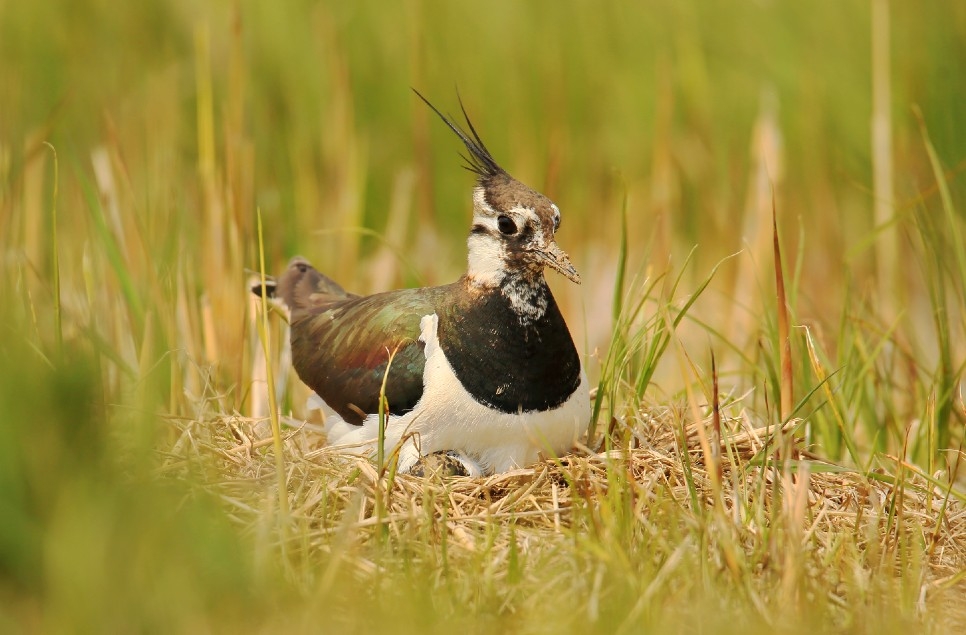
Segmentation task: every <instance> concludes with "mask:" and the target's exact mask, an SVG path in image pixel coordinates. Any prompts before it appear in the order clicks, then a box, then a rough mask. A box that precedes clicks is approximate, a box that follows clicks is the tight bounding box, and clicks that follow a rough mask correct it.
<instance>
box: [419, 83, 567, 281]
mask: <svg viewBox="0 0 966 635" xmlns="http://www.w3.org/2000/svg"><path fill="white" fill-rule="evenodd" d="M413 92H415V93H416V95H418V96H419V98H420V99H422V100H423V101H424V102H426V105H428V106H429V107H430V108H431V109H432V110H433V112H435V113H436V114H437V115H439V117H440V119H442V120H443V122H444V123H445V124H446V125H447V126H448V127H449V128H450V130H452V131H453V132H454V133H456V136H458V137H459V138H460V140H461V141H462V142H463V145H465V146H466V150H467V152H468V154H467V155H464V156H463V158H464V160H465V161H466V165H465V167H466V169H468V170H470V171H471V172H473V173H475V174H476V175H477V183H476V188H474V190H473V225H472V229H471V230H470V237H469V239H468V241H467V243H468V246H469V267H468V271H467V275H468V276H469V278H470V279H471V280H473V281H475V282H477V283H479V284H483V285H488V286H489V285H499V284H501V283H503V282H504V281H505V280H506V279H507V278H514V277H521V276H522V277H533V276H538V275H542V274H543V270H544V267H550V268H551V269H554V270H556V271H558V272H559V273H561V274H563V275H564V276H565V277H567V278H568V279H569V280H571V281H573V282H576V283H577V284H580V275H579V274H578V273H577V270H576V269H575V268H574V266H573V265H572V264H571V263H570V257H569V256H568V255H567V254H566V253H565V252H564V251H563V250H562V249H561V248H560V247H559V246H558V245H557V241H556V240H555V239H554V235H555V234H556V233H557V230H558V229H560V209H559V208H558V207H557V206H556V205H555V204H554V203H553V202H552V201H551V200H550V199H549V198H547V197H546V196H544V195H543V194H541V193H540V192H537V191H535V190H533V189H531V188H529V187H527V186H526V185H524V184H523V183H521V182H520V181H518V180H516V179H515V178H513V177H512V176H510V175H509V174H508V173H507V171H506V170H504V169H503V168H501V167H500V166H499V164H498V163H497V162H496V161H495V160H494V159H493V156H492V155H491V154H490V152H489V150H487V149H486V146H485V145H484V144H483V141H482V140H481V139H480V136H479V135H478V134H477V132H476V129H475V128H474V127H473V124H472V122H471V121H470V118H469V116H468V115H467V114H466V109H465V108H463V104H462V102H460V108H461V109H462V110H463V117H464V118H465V120H466V125H467V127H468V128H469V133H467V132H466V131H465V130H463V129H462V128H461V127H459V126H458V125H456V124H455V123H454V122H453V121H452V120H451V119H450V118H448V117H446V116H445V115H444V114H443V113H441V112H440V111H439V110H437V109H436V107H435V106H433V104H431V103H430V102H429V100H427V99H426V98H425V97H423V96H422V95H421V94H420V93H419V92H418V91H416V90H414V91H413Z"/></svg>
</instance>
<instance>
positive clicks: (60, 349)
mask: <svg viewBox="0 0 966 635" xmlns="http://www.w3.org/2000/svg"><path fill="white" fill-rule="evenodd" d="M44 145H45V146H47V147H48V148H50V151H51V152H52V153H53V155H54V189H53V192H52V193H51V202H50V252H51V257H52V259H53V269H54V271H53V274H54V337H55V338H56V340H55V341H56V343H57V357H58V358H61V357H63V354H64V325H63V314H62V307H61V297H60V248H59V247H58V245H57V194H58V191H57V190H58V186H59V182H60V177H59V175H60V167H59V162H58V161H57V148H55V147H54V145H53V144H52V143H50V142H49V141H44Z"/></svg>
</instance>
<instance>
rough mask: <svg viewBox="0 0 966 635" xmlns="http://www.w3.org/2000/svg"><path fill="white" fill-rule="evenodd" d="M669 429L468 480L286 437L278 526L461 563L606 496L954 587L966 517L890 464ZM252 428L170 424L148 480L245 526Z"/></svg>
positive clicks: (308, 537)
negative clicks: (783, 454)
mask: <svg viewBox="0 0 966 635" xmlns="http://www.w3.org/2000/svg"><path fill="white" fill-rule="evenodd" d="M676 420H677V421H680V419H679V415H678V414H676V413H675V412H674V411H672V410H664V411H659V412H651V413H647V414H645V415H642V416H640V417H638V419H637V421H635V422H634V425H633V426H632V427H631V428H629V430H630V434H629V435H626V438H625V447H624V448H623V449H618V450H613V449H612V450H609V451H592V450H590V449H588V448H587V447H581V448H578V449H576V450H575V452H574V453H573V454H570V455H567V456H565V457H562V458H561V459H559V460H545V461H543V462H540V463H537V464H535V465H532V466H529V467H526V468H524V469H519V470H515V471H513V472H508V473H504V474H497V475H494V476H489V477H484V478H479V479H471V478H447V479H440V478H417V477H413V476H410V475H402V474H401V475H395V476H393V475H391V474H386V473H383V474H379V473H378V472H377V470H376V468H375V466H374V465H373V464H372V463H371V462H370V461H368V460H365V459H363V458H360V457H357V456H352V455H345V454H341V453H339V452H338V451H335V450H333V449H332V448H329V447H327V446H326V445H325V443H324V436H323V435H321V434H319V433H318V432H316V431H314V430H312V429H308V428H307V427H305V426H303V427H298V428H294V429H293V428H288V429H287V430H286V431H285V433H284V447H285V464H286V466H287V470H288V472H287V474H286V482H287V485H288V495H289V496H288V498H289V507H290V510H291V512H290V519H289V521H290V522H291V523H292V524H293V526H299V527H300V528H301V530H300V540H301V541H302V544H303V545H306V544H307V545H309V548H311V546H312V545H315V546H317V547H320V548H322V549H323V550H328V544H329V543H330V542H331V541H332V540H333V537H334V536H337V535H345V534H346V533H347V532H351V533H352V535H353V537H354V538H353V540H354V541H357V542H358V543H360V544H364V543H365V542H366V541H368V540H372V539H374V537H375V536H376V534H377V533H378V532H382V535H385V533H386V532H388V535H389V536H391V537H396V538H400V539H404V538H405V537H407V536H416V535H423V534H425V533H426V531H427V528H429V529H430V534H432V535H433V536H436V538H437V539H439V534H440V532H445V533H446V534H447V538H448V539H451V544H455V545H456V547H457V548H461V549H465V550H468V551H470V552H472V551H475V550H478V549H480V548H481V545H480V540H481V536H484V534H485V532H481V531H480V529H481V528H482V527H486V526H491V527H492V526H494V525H497V526H502V527H507V526H509V525H511V524H512V525H513V527H514V531H515V532H517V533H519V532H525V533H527V534H528V535H529V536H530V537H531V539H533V538H541V537H542V538H545V539H547V540H552V538H553V537H554V536H559V535H561V534H562V533H565V532H566V531H567V530H568V529H569V528H573V527H575V526H576V525H581V528H584V529H587V530H588V531H603V530H604V529H602V526H603V525H606V522H607V520H606V518H605V517H604V516H605V515H606V513H607V510H606V509H604V508H605V507H607V506H608V505H611V506H612V505H613V500H614V495H615V494H617V493H618V492H615V488H617V489H619V490H621V491H620V492H619V495H620V497H621V498H622V500H624V502H625V507H626V509H623V511H622V513H623V514H625V515H626V517H627V518H629V519H631V522H634V521H637V520H639V521H641V522H647V521H648V514H653V513H654V510H655V509H656V508H657V507H656V506H658V505H660V506H666V505H678V506H680V509H681V510H682V511H685V512H686V513H687V515H688V516H689V517H692V518H698V517H701V518H706V519H708V518H715V519H716V521H715V522H716V523H726V524H728V525H729V530H728V531H729V532H731V535H732V538H733V541H734V544H736V545H739V546H742V545H743V546H744V547H746V548H747V550H749V551H752V550H754V549H755V546H756V545H758V544H759V543H760V541H761V540H770V541H775V535H776V532H777V531H778V530H780V532H781V534H782V535H783V536H784V538H783V539H784V540H785V541H786V546H789V545H787V541H789V540H791V541H793V543H798V544H799V545H800V546H801V548H802V549H804V550H806V551H810V552H813V553H814V552H822V551H823V549H828V550H833V549H836V548H838V547H837V545H840V544H841V541H840V540H838V538H837V537H839V536H850V537H853V539H854V545H855V548H857V549H859V550H861V551H864V552H865V554H866V558H865V560H866V561H867V562H870V561H873V560H876V559H877V560H878V561H879V562H881V563H883V564H885V565H886V566H888V563H889V562H890V555H889V554H894V553H895V552H896V549H897V548H899V547H901V546H902V545H908V544H916V545H918V546H919V548H920V549H921V553H922V554H923V557H924V560H923V570H924V574H925V576H926V577H927V578H928V581H927V582H928V585H932V586H934V587H936V588H946V587H949V586H952V585H956V584H960V583H961V578H962V577H963V574H962V572H963V570H964V569H966V505H964V504H963V503H962V501H961V500H960V499H959V498H957V497H956V496H955V495H951V494H950V489H949V488H945V489H943V488H940V487H938V486H937V485H936V481H933V482H932V483H930V482H929V481H928V480H927V478H926V477H925V475H923V474H921V473H920V472H918V471H915V470H914V469H913V468H911V466H904V465H903V464H901V463H898V468H899V470H900V472H899V473H898V475H897V474H896V473H895V472H893V473H892V474H891V475H890V474H887V473H886V472H885V471H883V470H879V471H876V472H874V473H872V474H870V475H867V474H862V473H860V472H858V471H855V470H848V469H845V468H841V467H839V466H835V465H833V464H831V463H828V462H825V461H821V460H819V459H818V458H817V457H814V456H811V455H809V454H808V453H807V452H804V451H801V450H796V451H794V456H795V457H796V458H795V460H790V461H787V462H785V464H784V467H774V462H773V461H764V460H762V458H763V457H764V456H766V454H765V453H766V452H768V447H769V444H771V445H772V446H774V445H775V437H774V434H773V431H772V430H768V429H766V428H757V429H756V428H751V427H750V426H749V425H748V422H747V419H744V420H741V421H738V420H736V423H734V426H733V429H732V430H730V431H729V432H727V433H726V434H725V435H724V436H725V438H724V440H723V441H722V443H721V444H720V454H719V455H718V457H717V458H716V459H712V460H711V461H708V460H706V457H705V452H704V451H703V450H702V449H701V444H700V443H699V437H700V435H699V430H698V428H697V426H694V425H692V426H690V427H685V428H682V426H681V425H680V424H679V423H676V422H675V421H676ZM259 423H260V422H259V421H257V420H253V419H247V418H243V417H218V418H215V419H212V420H209V421H203V422H198V421H194V422H190V421H181V422H177V423H176V427H177V430H178V435H177V438H176V441H175V443H174V444H173V445H172V448H171V451H170V452H169V453H167V454H166V458H165V460H164V463H163V466H162V468H161V469H162V471H163V472H164V473H167V474H181V475H188V474H194V476H195V477H197V476H198V475H199V474H201V475H202V481H203V483H202V487H204V488H205V489H207V490H209V491H211V492H212V493H213V494H215V495H216V496H218V497H219V498H221V500H223V501H225V503H226V504H227V505H228V507H229V509H230V513H231V515H232V517H233V518H234V519H235V520H236V521H237V522H238V523H241V524H242V525H244V526H246V527H248V528H252V529H254V528H256V526H258V525H259V524H260V523H264V522H265V516H266V510H271V509H272V497H273V495H274V494H273V492H274V489H273V486H274V483H275V482H276V480H275V479H276V475H275V468H274V459H273V457H272V455H271V439H270V438H269V439H259V438H258V437H257V435H256V434H255V430H256V429H258V428H259ZM290 423H292V422H290ZM682 432H683V434H682ZM682 436H684V437H686V441H685V444H682V441H681V438H682ZM713 453H714V452H713ZM715 462H717V468H716V469H714V471H712V470H709V466H708V463H715ZM200 465H203V466H206V467H205V468H204V469H203V470H198V469H196V468H198V466H200ZM610 512H611V513H612V512H613V510H610ZM444 528H445V530H444ZM306 541H307V542H306ZM793 551H794V550H793ZM725 555H726V556H727V554H725ZM825 556H826V557H828V554H825ZM725 560H727V557H725ZM360 566H362V567H363V568H366V567H367V565H365V564H364V563H363V564H361V565H360ZM369 566H373V565H369Z"/></svg>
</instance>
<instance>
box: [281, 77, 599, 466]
mask: <svg viewBox="0 0 966 635" xmlns="http://www.w3.org/2000/svg"><path fill="white" fill-rule="evenodd" d="M416 94H417V95H418V96H419V97H420V98H421V99H422V100H423V101H424V102H426V104H427V105H428V106H429V107H430V108H431V109H432V110H433V111H434V112H435V113H436V114H437V115H439V117H440V118H441V119H442V120H443V122H445V123H446V125H447V126H448V127H449V128H450V129H451V130H452V131H453V132H454V133H456V135H457V136H458V137H459V138H460V140H461V141H462V142H463V144H464V145H465V146H466V150H467V152H468V154H467V155H465V156H464V158H465V159H466V167H467V168H468V169H469V170H471V171H472V172H474V173H475V174H476V176H477V181H476V187H475V188H474V190H473V224H472V226H471V229H470V235H469V239H468V240H467V245H468V247H469V259H468V267H467V271H466V275H464V276H462V277H461V278H460V279H459V280H457V281H456V282H454V283H452V284H448V285H444V286H439V287H425V288H419V289H400V290H398V291H390V292H387V293H378V294H375V295H370V296H364V297H359V296H355V295H352V294H349V293H346V291H345V290H344V289H343V288H342V287H341V286H340V285H339V284H337V283H336V282H334V281H333V280H331V279H329V278H328V277H326V276H324V275H323V274H321V273H320V272H319V271H317V270H316V269H315V268H314V267H312V265H310V264H309V263H308V262H307V261H306V260H304V259H302V258H298V257H296V258H294V259H292V261H291V262H290V263H289V266H288V269H287V270H286V271H285V273H284V274H283V275H282V276H281V277H279V279H278V281H277V286H276V289H275V292H274V295H275V296H276V297H277V298H279V299H281V300H282V301H283V302H284V303H285V304H286V305H287V306H288V308H289V310H290V312H291V320H290V322H291V344H292V361H293V364H294V366H295V370H296V371H297V372H298V375H299V377H300V378H301V380H302V381H303V382H305V383H306V384H307V385H308V386H309V388H311V389H312V390H314V391H315V393H316V395H317V396H318V398H319V399H318V400H317V402H316V403H317V404H318V405H319V406H320V407H321V408H322V410H323V412H324V414H325V415H326V416H325V427H326V432H327V439H328V442H329V443H330V444H333V445H344V446H354V447H356V448H357V450H356V451H357V452H361V453H371V452H373V451H374V448H375V444H376V439H377V435H378V426H379V415H378V411H379V396H380V390H381V387H382V385H383V379H384V377H385V379H386V381H385V392H384V395H385V397H386V401H387V402H388V412H389V414H388V417H387V418H386V420H385V421H386V429H385V447H386V448H387V455H388V453H389V452H391V451H392V450H393V449H394V448H396V449H398V451H399V469H400V470H401V471H408V470H410V469H414V471H417V472H418V471H420V470H421V457H423V456H427V455H430V454H439V455H443V456H444V457H445V460H446V461H448V462H450V463H452V462H454V461H456V462H458V463H459V464H461V465H462V468H463V469H462V470H457V472H464V473H466V474H469V475H472V476H477V475H481V474H490V473H496V472H503V471H507V470H510V469H514V468H517V467H523V466H525V465H527V464H530V463H533V462H534V461H536V460H537V459H538V457H539V455H540V454H541V453H543V454H544V455H551V454H558V455H559V454H561V453H564V452H566V451H567V450H568V449H570V448H571V447H572V446H573V444H574V442H575V441H576V440H577V439H578V437H579V436H580V435H581V434H582V433H583V432H584V431H585V430H586V428H587V425H588V422H589V419H590V399H589V395H588V385H587V377H586V375H585V374H584V370H583V367H582V365H581V362H580V356H579V355H578V354H577V349H576V348H575V347H574V342H573V339H572V338H571V336H570V331H569V330H568V329H567V324H566V323H565V322H564V319H563V316H562V315H561V313H560V309H559V308H558V307H557V303H556V302H555V301H554V297H553V294H552V293H551V292H550V288H549V287H548V286H547V282H546V280H545V279H544V270H545V268H547V267H549V268H551V269H554V270H556V271H557V272H559V273H561V274H563V275H564V276H565V277H566V278H568V279H569V280H571V281H573V282H576V283H578V284H579V283H580V277H579V276H578V274H577V271H576V269H574V267H573V265H572V264H571V263H570V259H569V257H568V256H567V254H566V253H564V251H563V250H562V249H560V247H559V246H558V245H557V243H556V241H555V240H554V235H555V234H556V232H557V230H558V229H559V228H560V210H559V209H558V208H557V206H556V205H555V204H554V203H553V202H552V201H551V200H550V199H548V198H547V197H546V196H544V195H543V194H540V193H539V192H536V191H535V190H533V189H531V188H529V187H527V186H526V185H524V184H523V183H521V182H520V181H518V180H516V179H514V178H513V177H511V176H510V175H509V174H508V173H507V172H506V170H504V169H503V168H501V167H500V166H499V164H497V162H496V161H495V160H494V159H493V156H492V155H491V154H490V152H489V151H488V150H487V148H486V146H485V145H484V144H483V141H482V140H481V139H480V137H479V135H478V134H477V132H476V130H475V128H474V127H473V124H472V123H471V122H470V119H469V116H468V115H467V113H466V109H465V108H463V107H462V103H461V104H460V106H461V108H462V110H463V116H464V118H465V120H466V125H467V126H468V128H469V132H467V131H466V130H464V129H462V128H461V127H460V126H458V125H457V124H456V123H454V122H453V121H452V120H451V119H450V118H448V117H446V116H445V115H443V114H442V113H441V112H440V111H439V110H437V109H436V107H435V106H433V105H432V104H431V103H430V102H429V101H428V100H426V98H425V97H423V96H422V95H420V94H419V93H418V92H417V93H416ZM387 368H388V374H387ZM313 397H314V396H313ZM311 401H312V400H310V402H311ZM414 466H415V468H414Z"/></svg>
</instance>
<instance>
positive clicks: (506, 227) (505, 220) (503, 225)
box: [496, 216, 517, 235]
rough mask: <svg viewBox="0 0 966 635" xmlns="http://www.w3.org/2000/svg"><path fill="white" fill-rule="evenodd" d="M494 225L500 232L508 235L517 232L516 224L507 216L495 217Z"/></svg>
mask: <svg viewBox="0 0 966 635" xmlns="http://www.w3.org/2000/svg"><path fill="white" fill-rule="evenodd" d="M496 226H497V227H498V228H499V229H500V233H501V234H507V235H510V234H515V233H517V224H516V223H514V222H513V219H512V218H510V217H509V216H500V217H499V218H497V219H496Z"/></svg>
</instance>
